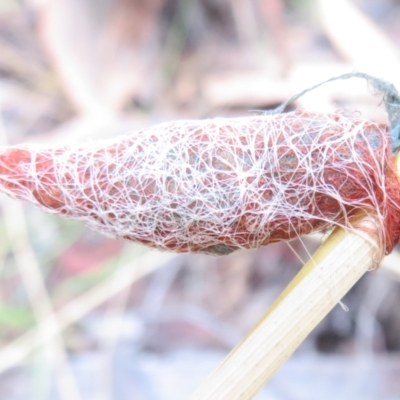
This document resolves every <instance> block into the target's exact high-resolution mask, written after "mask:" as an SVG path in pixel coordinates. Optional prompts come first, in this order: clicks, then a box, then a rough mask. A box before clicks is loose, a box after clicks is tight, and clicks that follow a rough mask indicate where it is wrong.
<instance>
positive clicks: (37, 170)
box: [0, 147, 62, 211]
mask: <svg viewBox="0 0 400 400" xmlns="http://www.w3.org/2000/svg"><path fill="white" fill-rule="evenodd" d="M53 165H54V163H53V161H52V160H51V158H49V157H45V156H44V155H42V154H41V153H40V152H38V151H35V150H31V149H27V148H19V147H10V148H3V149H2V150H0V190H1V191H2V192H4V193H6V194H8V195H9V196H11V197H13V198H17V199H19V200H25V201H29V202H31V203H34V204H37V205H39V206H42V207H45V208H46V209H50V210H57V209H59V208H60V207H62V201H61V200H60V189H59V187H58V185H57V182H56V179H55V175H54V167H53ZM44 188H45V190H43V189H44ZM50 210H49V211H50Z"/></svg>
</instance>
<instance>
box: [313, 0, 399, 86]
mask: <svg viewBox="0 0 400 400" xmlns="http://www.w3.org/2000/svg"><path fill="white" fill-rule="evenodd" d="M315 1H316V3H317V4H316V5H317V8H318V10H319V13H320V18H321V22H322V26H323V29H324V30H325V32H326V34H327V35H328V37H329V38H330V40H331V41H332V43H333V45H334V46H335V47H336V49H337V50H338V52H339V53H340V54H341V55H342V56H343V57H344V58H345V59H346V60H348V61H350V62H351V63H352V67H353V68H356V69H358V70H360V71H363V72H366V73H369V74H371V75H375V76H379V77H380V78H384V79H386V80H388V81H390V82H392V83H393V84H395V86H397V87H400V77H399V70H400V57H399V54H398V49H397V47H396V46H395V45H394V44H393V43H392V42H391V41H390V39H389V38H388V37H387V36H386V35H385V33H384V32H382V31H381V30H380V29H379V28H378V27H377V26H376V25H375V24H374V23H373V22H372V21H371V20H370V19H369V18H367V17H366V16H365V15H363V14H362V12H361V11H359V10H358V9H357V8H356V7H355V6H354V5H353V4H352V3H351V1H350V0H335V1H331V0H315Z"/></svg>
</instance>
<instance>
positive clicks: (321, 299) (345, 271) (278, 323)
mask: <svg viewBox="0 0 400 400" xmlns="http://www.w3.org/2000/svg"><path fill="white" fill-rule="evenodd" d="M357 225H358V226H360V227H363V228H366V229H368V230H369V231H370V232H371V230H373V223H371V220H370V219H369V218H368V217H364V219H363V220H362V221H360V222H358V223H357ZM378 246H379V243H378V242H377V241H376V238H375V235H373V236H370V235H368V234H366V233H362V234H360V233H357V232H349V231H346V230H343V229H342V228H337V229H335V231H334V232H333V233H332V234H331V235H330V237H329V238H328V239H327V240H326V242H325V243H324V244H323V245H322V246H321V247H320V249H319V250H318V251H317V252H316V253H315V254H314V255H313V257H312V258H311V260H310V261H309V262H308V263H307V264H306V265H305V266H304V267H303V269H302V270H301V271H300V272H299V274H298V275H297V276H296V277H295V278H294V280H293V281H292V282H291V283H290V284H289V286H288V287H287V288H286V289H285V291H284V292H283V293H282V294H281V296H280V297H279V298H278V299H277V300H276V302H275V303H274V304H273V305H272V307H271V308H270V310H269V311H268V312H267V314H266V315H265V316H264V317H263V318H262V319H261V321H260V322H259V323H258V324H257V326H256V327H255V328H254V330H253V331H252V332H251V333H250V334H249V335H248V336H247V337H246V338H245V339H244V341H243V342H242V343H240V344H239V345H238V346H237V347H236V348H235V349H234V350H233V351H232V352H231V353H230V355H229V356H228V357H227V358H226V359H225V361H223V362H222V364H221V365H220V366H219V367H218V368H217V369H216V370H215V371H214V372H213V373H212V374H211V375H210V376H209V377H208V378H207V379H206V380H205V381H204V382H203V384H202V385H201V386H200V387H199V388H198V389H197V390H196V392H195V393H194V394H193V395H192V397H191V398H190V399H191V400H200V399H201V400H205V399H219V400H222V399H224V400H225V399H226V400H235V399H242V400H244V399H252V398H253V397H254V396H255V394H256V393H257V392H258V391H259V390H260V389H261V388H262V386H263V385H264V384H265V383H266V382H267V381H268V380H269V379H270V378H271V376H272V375H273V374H274V373H275V372H276V371H277V369H278V368H279V367H280V366H281V365H282V364H283V363H284V362H285V361H286V360H287V359H288V358H289V356H290V355H291V354H292V353H293V352H294V351H295V350H296V348H297V347H298V346H299V345H300V343H301V342H302V341H303V340H304V339H305V338H306V337H307V335H308V334H309V333H310V332H311V331H312V330H313V329H314V328H315V326H316V325H317V324H318V323H319V322H320V321H321V320H322V319H323V318H324V317H325V316H326V315H327V313H328V312H329V311H330V310H331V309H332V308H333V307H334V306H335V305H336V304H337V303H338V302H339V301H340V300H341V299H342V297H343V296H344V295H345V294H346V293H347V292H348V290H349V289H350V288H351V287H352V286H353V285H354V284H355V283H356V282H357V281H358V280H359V279H360V278H361V276H362V275H363V274H364V273H365V272H366V271H368V270H369V269H370V268H371V267H372V266H373V265H372V264H373V259H374V257H376V254H377V252H378V251H377V250H378ZM349 249H350V250H349Z"/></svg>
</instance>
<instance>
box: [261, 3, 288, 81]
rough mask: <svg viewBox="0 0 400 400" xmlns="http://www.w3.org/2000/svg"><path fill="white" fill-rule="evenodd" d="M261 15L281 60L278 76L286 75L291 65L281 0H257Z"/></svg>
mask: <svg viewBox="0 0 400 400" xmlns="http://www.w3.org/2000/svg"><path fill="white" fill-rule="evenodd" d="M258 2H259V6H260V8H261V13H262V16H263V17H264V21H265V22H266V25H267V29H268V31H269V32H270V35H271V41H272V43H273V45H274V50H275V52H276V54H277V55H278V56H279V59H280V62H281V70H280V76H281V77H283V76H286V74H287V73H288V72H289V69H290V66H291V61H292V60H291V55H290V51H289V46H288V44H289V43H288V32H287V29H286V23H285V13H284V2H283V1H282V0H258Z"/></svg>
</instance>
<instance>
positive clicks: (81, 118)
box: [0, 0, 400, 400]
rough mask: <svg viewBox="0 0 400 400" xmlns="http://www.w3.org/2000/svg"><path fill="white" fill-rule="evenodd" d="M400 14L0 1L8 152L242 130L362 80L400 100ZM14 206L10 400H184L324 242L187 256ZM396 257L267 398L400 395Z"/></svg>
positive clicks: (0, 260)
mask: <svg viewBox="0 0 400 400" xmlns="http://www.w3.org/2000/svg"><path fill="white" fill-rule="evenodd" d="M399 18H400V4H399V3H398V2H397V1H395V0H380V1H379V2H376V1H372V0H353V1H350V0H336V1H329V0H302V1H301V0H286V1H285V0H146V1H142V0H51V1H50V0H1V1H0V115H1V118H0V133H1V136H0V139H1V143H2V144H3V145H6V144H16V143H22V142H23V143H27V142H30V143H55V142H72V141H73V142H77V141H87V140H89V139H90V140H95V139H96V138H103V137H108V136H116V135H120V134H124V133H128V132H129V131H132V130H134V129H138V128H142V127H146V126H149V125H151V124H155V123H158V122H162V121H167V120H173V119H188V118H206V117H213V116H245V115H248V114H249V112H250V113H254V112H261V111H263V110H268V109H272V108H274V107H276V106H277V105H278V104H280V103H281V102H283V101H284V100H286V99H287V98H288V97H289V96H291V95H293V94H295V93H297V92H299V91H301V90H303V89H304V88H306V87H308V86H311V85H313V84H315V83H318V82H320V81H322V80H325V79H328V78H330V77H332V76H335V75H339V74H341V73H347V72H350V71H353V70H359V71H362V72H367V73H371V74H374V75H376V76H378V77H380V78H384V79H387V80H389V81H391V82H393V83H395V84H397V87H398V88H400V75H399V71H400V58H399V45H400V28H399V24H398V21H399ZM379 102H380V100H379V98H377V97H374V95H373V93H372V94H371V93H370V92H368V90H367V89H366V87H365V84H364V83H362V82H357V81H355V82H352V81H347V82H345V83H340V82H336V83H334V84H330V85H328V86H326V87H324V88H321V89H319V90H318V91H317V92H315V93H312V94H310V95H308V96H306V97H304V98H302V99H301V100H300V101H299V102H298V103H297V105H296V106H297V107H304V108H307V109H310V110H313V111H323V112H330V111H336V110H339V109H340V110H349V111H350V112H353V111H359V112H361V113H362V114H363V116H365V118H371V119H374V120H377V121H379V122H387V121H386V116H385V113H384V112H383V110H382V109H381V107H380V106H379ZM0 207H1V215H0V217H1V219H0V237H1V239H2V240H1V241H0V345H1V347H0V373H1V375H0V397H1V398H6V399H10V400H14V399H21V400H25V399H40V400H44V399H63V400H71V399H72V400H75V399H77V400H79V399H85V400H86V399H96V400H97V399H104V400H111V399H116V400H120V399H135V400H136V399H146V400H147V399H154V400H167V399H168V400H169V399H171V400H176V399H185V398H187V396H188V394H189V393H190V392H191V391H192V390H193V389H194V388H195V387H196V385H197V384H198V383H199V382H200V381H201V379H202V378H203V377H204V376H205V375H206V374H208V373H209V372H210V371H211V369H212V368H213V367H214V366H215V365H216V363H218V361H219V360H221V358H222V357H223V356H224V354H226V353H227V352H228V351H229V350H230V349H231V348H232V347H233V346H234V345H235V344H237V343H238V341H239V340H240V339H241V338H242V337H243V336H244V335H245V334H246V332H247V331H248V330H249V329H250V328H251V327H252V325H253V324H254V323H255V322H256V321H257V320H258V319H259V318H260V317H261V315H262V314H263V312H264V311H265V310H266V309H267V308H268V306H269V304H271V302H272V301H273V300H274V298H275V297H276V296H277V295H278V293H279V292H280V291H281V290H282V288H283V287H284V286H285V285H286V284H287V283H288V282H289V281H290V279H291V278H292V277H293V276H294V275H295V274H296V272H297V271H298V270H299V268H300V267H301V265H302V262H303V261H304V260H306V259H307V257H308V254H309V252H312V251H313V250H314V249H315V248H316V247H317V246H318V243H319V241H320V238H318V237H317V238H315V237H314V238H313V237H311V238H305V239H304V240H303V241H302V242H292V243H291V245H290V247H289V246H288V245H287V244H276V245H271V246H268V247H267V248H263V249H260V250H259V251H243V252H236V253H233V254H232V255H230V256H226V257H221V258H216V257H210V256H200V255H179V256H178V255H174V254H168V253H157V252H155V251H149V250H148V249H145V248H143V247H140V246H138V245H135V244H132V243H125V242H122V241H115V240H112V239H108V238H105V237H103V236H100V235H98V234H96V233H93V232H91V231H88V230H87V229H85V228H84V227H83V226H82V225H81V224H80V223H77V222H74V221H66V220H62V219H59V218H57V217H53V216H51V215H47V214H44V213H43V212H41V211H39V210H37V209H35V208H34V207H32V206H30V205H27V204H20V203H18V202H16V201H13V200H10V199H7V198H5V197H4V196H1V197H0ZM349 250H351V249H349ZM396 257H398V256H397V253H396V254H394V256H392V258H391V259H389V260H388V261H386V268H385V269H383V271H382V272H377V273H373V274H369V275H368V276H366V277H365V278H363V279H362V280H361V281H360V282H359V283H358V284H357V286H356V287H355V288H354V290H352V291H351V292H350V293H349V295H348V296H347V297H346V298H345V299H344V303H345V304H346V305H347V306H348V307H349V311H348V312H345V311H343V310H342V309H341V308H340V307H338V308H337V309H335V310H333V311H332V312H331V314H330V315H329V316H328V317H327V318H326V319H325V320H324V321H323V322H322V323H321V324H320V326H319V327H318V328H317V329H316V331H315V332H314V333H313V334H312V335H311V336H310V337H309V338H308V339H307V341H306V342H305V343H304V344H303V345H302V346H301V348H300V349H299V351H298V352H297V353H296V355H295V357H294V358H293V359H292V360H290V361H289V363H288V364H287V365H286V366H285V367H284V368H283V369H282V371H281V372H279V373H278V374H277V376H276V378H275V379H274V380H273V381H272V382H271V383H270V385H268V387H267V388H266V389H265V390H264V391H263V393H261V394H260V397H259V398H260V399H280V400H286V399H287V400H292V399H307V400H309V399H321V398H323V399H329V398H330V397H331V396H332V398H333V397H334V398H340V399H352V400H354V399H358V398H360V399H361V398H362V399H363V400H365V399H377V398H379V399H382V398H385V399H400V383H399V380H398V376H399V373H400V356H399V355H398V352H399V350H400V312H399V307H398V305H399V300H400V287H399V284H398V279H399V278H398V276H400V275H397V274H398V272H396V270H397V269H399V265H400V262H399V261H398V258H396ZM332 268H334V266H332ZM389 270H391V271H392V272H390V271H389ZM388 271H389V272H388ZM393 271H394V272H393ZM140 278H141V279H140ZM337 382H340V385H338V384H337Z"/></svg>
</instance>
